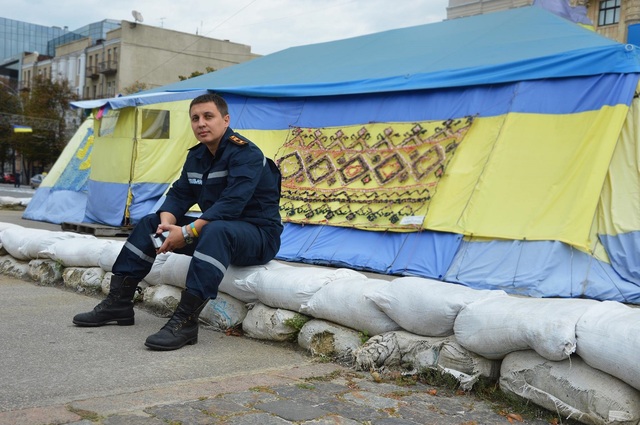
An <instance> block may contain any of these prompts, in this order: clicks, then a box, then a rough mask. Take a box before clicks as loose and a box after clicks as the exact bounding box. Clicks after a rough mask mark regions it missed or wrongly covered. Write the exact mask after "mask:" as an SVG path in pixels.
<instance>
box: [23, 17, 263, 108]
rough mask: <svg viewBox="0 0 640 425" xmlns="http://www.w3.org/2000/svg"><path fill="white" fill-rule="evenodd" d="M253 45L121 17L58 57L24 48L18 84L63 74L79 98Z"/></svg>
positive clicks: (202, 67)
mask: <svg viewBox="0 0 640 425" xmlns="http://www.w3.org/2000/svg"><path fill="white" fill-rule="evenodd" d="M258 56H259V55H255V54H253V53H251V47H250V46H247V45H244V44H239V43H233V42H231V41H229V40H218V39H213V38H207V37H203V36H199V35H193V34H187V33H183V32H178V31H173V30H168V29H164V28H158V27H153V26H148V25H143V24H140V23H139V22H128V21H120V22H119V23H118V25H117V27H116V28H114V29H111V30H109V31H107V32H106V33H105V36H104V38H98V39H94V38H93V37H91V36H87V37H81V38H75V39H73V40H70V41H69V42H67V43H66V44H60V45H58V46H56V48H55V55H54V56H47V55H43V54H41V53H40V52H24V53H23V56H22V58H21V72H20V78H19V80H20V81H19V86H20V88H22V89H28V88H29V86H30V84H31V82H32V80H33V78H34V77H35V76H36V75H42V76H44V77H46V78H51V79H53V80H61V79H64V80H66V81H68V82H69V85H70V87H71V88H72V90H73V91H74V92H75V93H76V95H77V96H78V98H79V99H98V98H105V97H113V96H116V95H118V94H122V93H123V90H127V89H130V88H131V87H136V86H140V87H143V88H153V87H159V86H163V85H165V84H168V83H172V82H175V81H178V80H179V76H182V75H184V76H189V75H191V74H192V73H193V72H195V71H198V72H202V73H204V72H207V70H210V69H215V70H217V69H222V68H225V67H228V66H231V65H235V64H238V63H241V62H245V61H248V60H251V59H254V58H256V57H258Z"/></svg>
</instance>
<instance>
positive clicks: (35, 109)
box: [0, 76, 76, 173]
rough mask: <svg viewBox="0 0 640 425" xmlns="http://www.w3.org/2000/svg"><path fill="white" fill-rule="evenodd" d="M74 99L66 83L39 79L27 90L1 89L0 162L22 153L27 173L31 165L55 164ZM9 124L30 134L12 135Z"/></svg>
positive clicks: (35, 79) (64, 139)
mask: <svg viewBox="0 0 640 425" xmlns="http://www.w3.org/2000/svg"><path fill="white" fill-rule="evenodd" d="M5 97H6V102H5ZM75 98H76V96H75V94H74V93H73V92H72V91H71V89H70V87H69V83H68V82H67V81H61V82H59V81H51V80H49V79H48V78H44V77H42V76H36V77H34V78H33V80H32V81H31V85H30V90H28V91H23V92H20V93H17V92H15V91H9V90H3V91H2V92H1V93H0V105H1V106H0V108H2V110H1V112H3V113H4V114H5V115H3V116H4V117H5V119H3V120H2V122H3V128H2V129H0V131H3V133H1V134H0V137H1V140H0V160H1V161H2V163H3V164H4V162H5V161H6V160H7V159H9V158H8V157H7V156H8V154H9V152H10V151H16V152H19V153H20V154H21V156H22V159H23V161H24V165H25V166H26V168H27V170H28V173H30V171H31V167H32V165H33V164H34V163H38V164H40V165H41V167H46V166H47V165H50V164H52V163H53V162H55V160H56V159H57V158H58V156H59V155H60V153H61V152H62V149H63V148H64V145H65V144H66V142H67V140H66V137H65V135H66V121H65V116H66V114H67V113H68V112H69V106H70V105H69V104H70V102H71V101H73V100H75ZM8 114H11V115H8ZM4 124H6V126H5V125H4ZM11 124H22V125H27V126H29V127H31V128H32V129H33V132H31V133H14V132H13V128H12V127H11ZM2 155H4V158H3V157H2Z"/></svg>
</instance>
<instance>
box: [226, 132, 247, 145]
mask: <svg viewBox="0 0 640 425" xmlns="http://www.w3.org/2000/svg"><path fill="white" fill-rule="evenodd" d="M229 140H230V141H231V142H232V143H235V144H236V145H238V146H244V145H246V144H247V143H249V141H248V140H245V139H243V138H241V137H240V136H239V135H236V134H232V135H231V136H229Z"/></svg>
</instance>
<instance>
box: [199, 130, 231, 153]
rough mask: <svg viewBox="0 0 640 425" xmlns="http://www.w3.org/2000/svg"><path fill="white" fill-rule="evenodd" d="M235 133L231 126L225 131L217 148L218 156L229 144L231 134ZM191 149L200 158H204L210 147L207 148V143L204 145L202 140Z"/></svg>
mask: <svg viewBox="0 0 640 425" xmlns="http://www.w3.org/2000/svg"><path fill="white" fill-rule="evenodd" d="M234 133H235V131H233V130H232V129H231V127H227V131H225V132H224V134H223V135H222V139H221V140H220V144H219V145H218V150H216V156H218V155H219V153H222V151H224V148H225V146H227V144H228V143H229V136H231V135H232V134H234ZM189 150H190V151H195V152H196V155H197V157H198V158H199V159H202V157H203V155H204V154H205V152H209V148H207V147H206V146H205V145H203V144H202V143H200V142H198V144H197V145H195V146H192V147H190V148H189ZM212 156H213V155H212Z"/></svg>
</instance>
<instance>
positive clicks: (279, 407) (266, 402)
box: [55, 368, 548, 425]
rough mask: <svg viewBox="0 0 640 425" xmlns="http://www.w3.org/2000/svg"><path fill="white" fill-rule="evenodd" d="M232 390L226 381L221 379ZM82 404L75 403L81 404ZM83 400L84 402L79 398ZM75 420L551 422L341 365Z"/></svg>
mask: <svg viewBox="0 0 640 425" xmlns="http://www.w3.org/2000/svg"><path fill="white" fill-rule="evenodd" d="M220 389H221V390H224V384H222V385H220ZM74 404H75V403H74ZM78 405H81V403H80V404H78ZM69 410H70V411H71V412H73V413H72V414H73V415H77V417H78V418H82V416H83V415H84V416H85V417H86V419H80V420H71V421H69V422H55V423H67V424H70V425H95V424H96V423H99V424H103V425H168V424H169V425H205V424H212V425H216V424H221V425H222V424H225V425H286V424H297V425H311V424H314V425H330V424H340V425H363V424H366V425H416V424H423V425H426V424H434V425H453V424H456V425H481V424H487V425H488V424H509V423H520V424H536V425H542V424H548V422H546V421H542V420H533V421H526V420H524V421H520V420H519V419H518V418H517V417H515V416H508V414H507V413H506V412H500V413H497V412H496V411H495V410H494V408H492V406H491V405H489V404H488V403H486V402H482V401H479V400H478V399H477V398H476V397H474V396H472V395H468V394H463V393H456V392H453V391H448V390H442V389H438V388H434V387H431V386H427V385H423V384H415V385H410V386H404V385H402V386H401V385H396V384H392V383H386V382H382V383H379V382H376V381H374V379H373V378H372V377H371V375H370V374H367V373H361V372H354V371H352V370H350V369H346V368H344V369H343V368H336V369H335V371H334V372H333V373H329V374H328V375H325V376H319V377H309V378H304V379H299V380H297V382H295V383H287V384H276V385H258V386H255V387H252V388H249V389H247V390H243V391H235V392H226V393H225V392H220V393H218V394H215V395H211V394H210V395H208V396H203V397H200V398H198V399H197V400H193V401H187V402H180V403H172V404H163V405H154V406H148V407H145V408H144V409H142V410H141V411H134V412H125V413H117V414H112V415H108V416H106V417H97V416H95V414H94V413H93V412H91V411H85V410H82V409H80V408H75V409H74V408H73V405H72V406H69Z"/></svg>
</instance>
